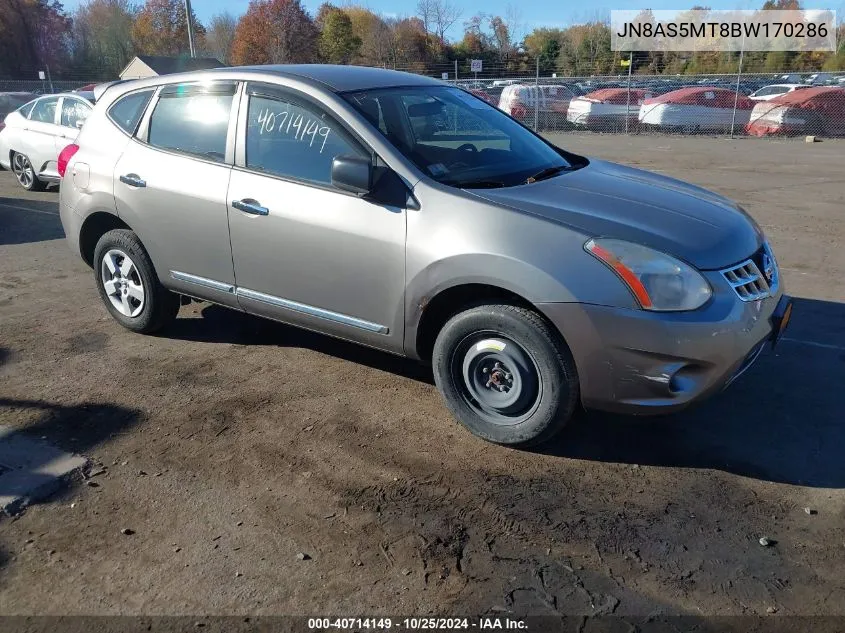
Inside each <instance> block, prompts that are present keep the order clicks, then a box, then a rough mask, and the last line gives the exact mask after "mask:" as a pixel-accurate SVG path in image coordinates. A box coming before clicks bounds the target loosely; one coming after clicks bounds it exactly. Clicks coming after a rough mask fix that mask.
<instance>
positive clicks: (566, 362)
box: [432, 304, 578, 446]
mask: <svg viewBox="0 0 845 633" xmlns="http://www.w3.org/2000/svg"><path fill="white" fill-rule="evenodd" d="M432 365H433V370H434V381H435V383H436V384H437V387H438V389H439V390H440V393H441V394H443V397H444V399H445V401H446V406H447V407H448V408H449V410H450V411H451V412H452V414H453V415H454V416H455V417H456V418H457V419H458V421H459V422H461V424H463V425H464V426H466V427H467V428H468V429H469V430H470V431H471V432H472V433H474V434H475V435H477V436H479V437H481V438H483V439H485V440H488V441H490V442H494V443H497V444H505V445H510V446H529V445H532V444H539V443H541V442H545V441H547V440H549V439H551V438H552V437H553V436H554V435H556V434H557V433H558V432H559V431H560V430H561V429H562V428H563V427H564V426H565V425H566V423H567V422H568V421H569V418H570V417H571V416H572V413H573V411H574V409H575V406H576V404H577V402H578V374H577V371H576V369H575V362H574V361H573V359H572V354H571V353H570V351H569V348H568V347H567V346H566V344H565V343H564V341H563V340H562V339H561V337H560V335H559V334H558V333H557V332H555V331H554V330H553V329H552V328H551V327H550V326H549V325H548V324H547V323H546V321H545V320H544V319H543V318H542V317H540V315H538V314H537V313H536V312H533V311H531V310H527V309H525V308H522V307H518V306H514V305H507V304H504V305H483V306H479V307H476V308H472V309H470V310H466V311H464V312H461V313H459V314H457V315H455V316H454V317H452V318H451V319H450V320H449V321H448V322H447V323H446V325H444V326H443V329H442V330H441V331H440V333H439V334H438V336H437V340H436V341H435V344H434V350H433V355H432Z"/></svg>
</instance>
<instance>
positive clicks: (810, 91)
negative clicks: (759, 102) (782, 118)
mask: <svg viewBox="0 0 845 633" xmlns="http://www.w3.org/2000/svg"><path fill="white" fill-rule="evenodd" d="M822 101H837V102H839V101H843V102H845V88H840V87H838V86H823V87H818V88H802V89H801V90H793V91H792V92H787V93H786V94H783V95H780V96H779V97H775V98H774V99H770V100H769V101H768V102H767V103H770V104H773V105H783V104H787V105H807V104H808V103H810V102H813V103H820V102H822Z"/></svg>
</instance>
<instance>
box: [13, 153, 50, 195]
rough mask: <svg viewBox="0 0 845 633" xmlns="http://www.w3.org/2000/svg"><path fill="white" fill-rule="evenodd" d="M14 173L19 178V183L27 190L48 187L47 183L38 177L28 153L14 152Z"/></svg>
mask: <svg viewBox="0 0 845 633" xmlns="http://www.w3.org/2000/svg"><path fill="white" fill-rule="evenodd" d="M12 173H14V174H15V178H17V179H18V184H19V185H20V186H21V187H23V188H24V189H26V190H27V191H44V190H45V189H46V188H47V183H46V182H44V181H42V180H39V179H38V176H37V175H36V174H35V168H34V167H33V166H32V162H31V161H30V160H29V158H28V157H27V156H26V154H20V153H18V152H15V153H13V154H12Z"/></svg>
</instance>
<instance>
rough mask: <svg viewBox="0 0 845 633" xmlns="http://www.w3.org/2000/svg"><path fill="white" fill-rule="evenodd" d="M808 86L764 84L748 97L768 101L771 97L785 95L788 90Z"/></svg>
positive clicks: (791, 90)
mask: <svg viewBox="0 0 845 633" xmlns="http://www.w3.org/2000/svg"><path fill="white" fill-rule="evenodd" d="M807 87H808V86H807V84H772V85H771V86H764V87H762V88H760V89H759V90H757V91H756V92H752V93H751V94H750V95H748V98H749V99H752V100H753V101H768V100H769V99H774V98H775V97H780V96H781V95H785V94H786V93H787V92H793V91H795V90H801V89H802V88H807Z"/></svg>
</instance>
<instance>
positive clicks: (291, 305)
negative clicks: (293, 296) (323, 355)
mask: <svg viewBox="0 0 845 633" xmlns="http://www.w3.org/2000/svg"><path fill="white" fill-rule="evenodd" d="M170 276H171V277H172V278H173V279H176V280H178V281H184V282H186V283H189V284H195V285H197V286H203V287H204V288H211V289H212V290H218V291H220V292H226V293H229V294H234V295H235V296H237V297H243V298H244V299H251V300H253V301H260V302H262V303H266V304H269V305H272V306H276V307H279V308H284V309H286V310H292V311H294V312H299V313H301V314H307V315H308V316H313V317H317V318H318V319H324V320H326V321H332V322H334V323H340V324H342V325H348V326H350V327H355V328H358V329H361V330H366V331H367V332H374V333H376V334H389V333H390V328H388V327H387V326H386V325H381V324H379V323H373V322H372V321H365V320H364V319H359V318H357V317H353V316H349V315H348V314H342V313H340V312H333V311H331V310H326V309H324V308H318V307H316V306H311V305H308V304H305V303H299V302H298V301H291V300H290V299H283V298H282V297H276V296H274V295H268V294H264V293H263V292H258V291H257V290H250V289H249V288H238V287H236V286H233V285H231V284H226V283H223V282H220V281H215V280H214V279H207V278H206V277H199V276H197V275H191V274H189V273H183V272H180V271H178V270H171V271H170Z"/></svg>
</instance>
